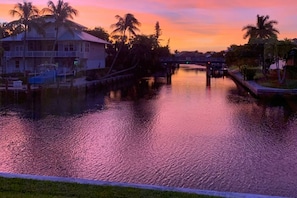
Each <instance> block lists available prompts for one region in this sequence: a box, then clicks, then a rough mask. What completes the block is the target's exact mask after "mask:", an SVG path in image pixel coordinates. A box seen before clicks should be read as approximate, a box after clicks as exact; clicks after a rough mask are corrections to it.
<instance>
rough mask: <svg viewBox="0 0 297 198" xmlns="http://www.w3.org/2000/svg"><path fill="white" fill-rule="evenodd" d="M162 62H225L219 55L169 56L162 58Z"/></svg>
mask: <svg viewBox="0 0 297 198" xmlns="http://www.w3.org/2000/svg"><path fill="white" fill-rule="evenodd" d="M160 61H161V62H163V63H170V62H172V63H183V62H203V63H207V62H219V63H224V62H225V59H224V58H217V57H173V58H172V57H168V58H161V59H160Z"/></svg>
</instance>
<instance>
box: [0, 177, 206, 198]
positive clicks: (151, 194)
mask: <svg viewBox="0 0 297 198" xmlns="http://www.w3.org/2000/svg"><path fill="white" fill-rule="evenodd" d="M0 197H5V198H37V197H38V198H53V197H55V198H66V197H71V198H74V197H87V198H93V197H96V198H98V197H106V198H107V197H108V198H113V197H114V198H125V197H129V198H134V197H135V198H140V197H143V198H159V197H160V198H161V197H162V198H163V197H165V198H167V197H168V198H169V197H170V198H175V197H176V198H198V197H209V196H203V195H196V194H187V193H180V192H171V191H157V190H145V189H138V188H128V187H115V186H97V185H87V184H77V183H64V182H50V181H39V180H29V179H16V178H13V179H12V178H3V177H0Z"/></svg>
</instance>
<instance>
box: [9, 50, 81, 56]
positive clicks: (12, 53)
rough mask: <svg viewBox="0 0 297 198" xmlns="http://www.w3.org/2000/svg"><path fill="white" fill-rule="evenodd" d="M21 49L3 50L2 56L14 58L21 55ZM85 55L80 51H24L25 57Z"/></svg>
mask: <svg viewBox="0 0 297 198" xmlns="http://www.w3.org/2000/svg"><path fill="white" fill-rule="evenodd" d="M23 53H24V52H23V51H6V52H4V56H5V57H6V58H16V57H23ZM84 56H85V55H84V53H82V52H76V51H68V52H66V51H54V52H53V51H26V52H25V57H27V58H30V57H31V58H46V57H59V58H63V57H81V58H83V57H84Z"/></svg>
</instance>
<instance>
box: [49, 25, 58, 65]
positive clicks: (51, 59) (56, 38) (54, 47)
mask: <svg viewBox="0 0 297 198" xmlns="http://www.w3.org/2000/svg"><path fill="white" fill-rule="evenodd" d="M55 29H56V35H55V41H54V44H53V49H52V53H51V58H50V63H54V56H55V50H56V45H57V43H58V34H59V27H56V28H55Z"/></svg>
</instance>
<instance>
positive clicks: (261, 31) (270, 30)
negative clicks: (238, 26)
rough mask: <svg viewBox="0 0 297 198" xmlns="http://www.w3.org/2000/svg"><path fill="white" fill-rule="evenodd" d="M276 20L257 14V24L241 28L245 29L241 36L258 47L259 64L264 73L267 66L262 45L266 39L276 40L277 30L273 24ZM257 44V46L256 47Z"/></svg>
mask: <svg viewBox="0 0 297 198" xmlns="http://www.w3.org/2000/svg"><path fill="white" fill-rule="evenodd" d="M277 23H278V22H277V21H275V20H271V21H269V16H268V15H266V16H260V15H257V24H256V26H253V25H247V26H245V27H243V28H242V30H243V31H246V33H245V35H244V36H243V38H244V39H246V38H249V41H248V43H249V44H255V45H256V47H257V48H259V47H260V51H261V53H260V55H259V59H260V64H261V65H262V71H263V74H264V75H265V74H266V72H267V68H266V65H265V57H264V56H265V55H264V54H265V52H264V51H265V50H264V45H265V42H267V41H268V40H275V41H277V34H278V33H279V31H278V30H277V29H275V28H274V27H273V26H274V25H275V24H277ZM258 46H259V47H258Z"/></svg>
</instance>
